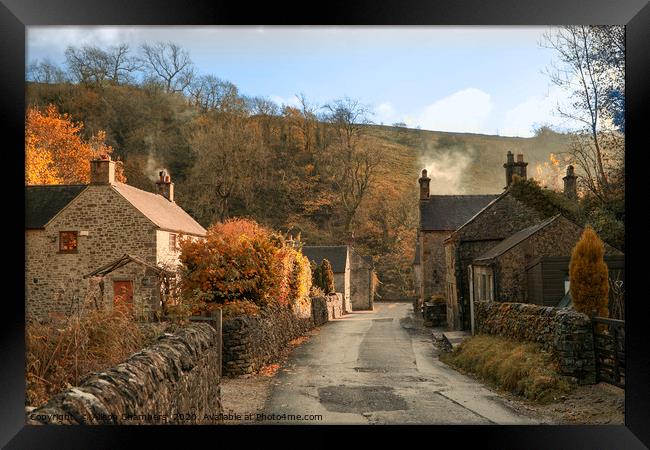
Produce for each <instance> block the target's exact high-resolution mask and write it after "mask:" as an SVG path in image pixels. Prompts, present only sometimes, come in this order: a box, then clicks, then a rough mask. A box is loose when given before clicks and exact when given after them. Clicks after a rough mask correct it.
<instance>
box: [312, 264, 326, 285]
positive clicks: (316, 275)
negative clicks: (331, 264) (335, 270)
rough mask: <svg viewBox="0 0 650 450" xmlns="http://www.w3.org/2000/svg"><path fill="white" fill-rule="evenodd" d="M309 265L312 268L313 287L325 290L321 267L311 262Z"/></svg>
mask: <svg viewBox="0 0 650 450" xmlns="http://www.w3.org/2000/svg"><path fill="white" fill-rule="evenodd" d="M309 265H310V266H311V284H312V286H314V287H316V288H318V289H323V271H322V270H321V266H319V265H318V264H316V263H315V262H314V261H310V263H309Z"/></svg>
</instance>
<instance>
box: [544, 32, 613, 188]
mask: <svg viewBox="0 0 650 450" xmlns="http://www.w3.org/2000/svg"><path fill="white" fill-rule="evenodd" d="M543 45H545V46H546V47H548V48H551V49H553V50H555V52H556V54H557V56H558V59H559V64H556V65H555V66H553V67H552V68H551V69H550V70H549V76H550V79H551V81H552V82H553V83H555V84H556V85H558V86H560V87H562V88H564V89H567V90H569V91H570V93H571V99H572V103H571V104H570V105H569V106H568V107H561V108H558V109H559V113H560V114H561V115H562V116H564V117H566V118H569V119H572V120H574V121H576V122H578V123H581V124H582V129H579V130H577V132H576V133H575V134H574V136H573V142H572V145H571V148H570V153H571V155H572V156H573V157H574V159H575V161H576V163H577V164H578V166H579V167H580V168H581V169H582V172H583V173H584V178H583V182H584V185H585V186H586V187H587V189H589V190H590V191H591V192H592V193H593V194H594V195H596V196H597V197H598V198H600V199H601V200H602V201H606V200H607V198H608V196H609V193H610V190H611V180H610V173H609V171H608V170H607V161H608V160H610V161H611V160H612V159H613V157H612V155H611V153H612V151H614V152H618V148H617V149H611V148H607V147H605V146H603V139H604V138H605V139H606V140H609V139H608V136H609V135H610V134H612V133H616V132H617V131H612V130H611V127H610V128H608V127H604V126H603V125H604V124H603V119H604V118H607V119H610V120H612V121H614V122H615V121H616V118H617V117H620V115H621V114H620V113H619V114H616V109H617V107H620V106H621V102H620V99H621V98H622V99H623V100H624V92H625V90H624V89H625V87H624V73H625V63H624V54H625V41H624V32H623V31H622V30H621V29H617V28H616V27H593V26H585V25H579V26H565V27H562V28H560V29H559V30H557V31H555V32H549V33H547V34H545V36H544V42H543ZM623 104H624V103H623ZM623 107H624V106H623ZM619 120H620V118H619Z"/></svg>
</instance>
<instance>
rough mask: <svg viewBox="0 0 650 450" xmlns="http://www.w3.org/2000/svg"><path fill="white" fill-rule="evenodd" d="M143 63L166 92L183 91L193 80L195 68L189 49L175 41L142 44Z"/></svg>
mask: <svg viewBox="0 0 650 450" xmlns="http://www.w3.org/2000/svg"><path fill="white" fill-rule="evenodd" d="M142 54H143V55H142V59H141V62H142V65H143V67H144V69H145V71H146V74H147V76H148V77H149V78H150V79H151V80H154V81H156V82H158V83H160V84H161V85H162V86H163V88H164V89H165V91H166V92H170V93H171V92H183V91H184V90H185V89H186V88H187V87H188V86H189V85H190V83H191V82H192V79H193V77H194V68H193V66H194V65H193V63H192V60H191V59H190V55H189V53H188V51H187V50H185V49H183V48H182V47H180V46H179V45H177V44H175V43H173V42H156V43H155V44H143V45H142Z"/></svg>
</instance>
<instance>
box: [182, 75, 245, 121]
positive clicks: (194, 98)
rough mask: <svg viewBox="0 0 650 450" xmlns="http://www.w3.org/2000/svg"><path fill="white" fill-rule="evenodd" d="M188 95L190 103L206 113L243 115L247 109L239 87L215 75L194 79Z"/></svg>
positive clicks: (189, 86)
mask: <svg viewBox="0 0 650 450" xmlns="http://www.w3.org/2000/svg"><path fill="white" fill-rule="evenodd" d="M187 94H188V96H189V97H190V102H191V103H192V104H193V105H195V106H198V107H199V108H201V110H203V111H204V112H207V111H210V110H214V111H220V112H238V113H242V112H244V111H245V109H246V104H245V101H244V99H242V98H241V97H240V96H239V90H238V89H237V86H235V85H234V84H233V83H231V82H229V81H223V80H220V79H219V78H217V77H215V76H214V75H201V76H198V77H194V78H193V79H192V80H191V82H190V84H189V85H188V86H187Z"/></svg>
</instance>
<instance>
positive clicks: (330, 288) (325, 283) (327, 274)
mask: <svg viewBox="0 0 650 450" xmlns="http://www.w3.org/2000/svg"><path fill="white" fill-rule="evenodd" d="M320 271H321V282H322V285H321V288H322V289H323V290H324V291H325V293H326V294H333V293H334V292H336V286H335V285H334V272H333V271H332V265H331V264H330V262H329V261H328V260H327V259H323V262H321V263H320Z"/></svg>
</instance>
